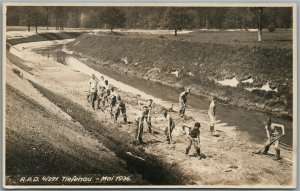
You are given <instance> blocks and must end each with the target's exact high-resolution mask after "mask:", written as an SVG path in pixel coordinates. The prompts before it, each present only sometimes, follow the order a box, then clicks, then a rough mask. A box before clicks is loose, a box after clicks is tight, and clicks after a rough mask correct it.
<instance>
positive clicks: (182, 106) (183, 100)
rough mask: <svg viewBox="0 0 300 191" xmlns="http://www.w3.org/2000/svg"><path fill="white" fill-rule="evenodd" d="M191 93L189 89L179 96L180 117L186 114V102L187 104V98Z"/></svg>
mask: <svg viewBox="0 0 300 191" xmlns="http://www.w3.org/2000/svg"><path fill="white" fill-rule="evenodd" d="M189 93H190V89H189V88H187V89H186V90H184V91H183V92H181V94H180V95H179V107H180V108H179V115H180V117H183V116H184V114H185V109H186V102H187V98H188V95H189Z"/></svg>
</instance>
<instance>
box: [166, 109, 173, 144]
mask: <svg viewBox="0 0 300 191" xmlns="http://www.w3.org/2000/svg"><path fill="white" fill-rule="evenodd" d="M163 115H164V117H165V119H166V120H167V123H168V126H167V127H166V129H165V134H166V136H167V139H166V140H167V142H168V143H169V144H171V143H173V140H172V131H173V130H174V128H175V122H174V120H173V118H172V117H171V116H170V115H169V114H168V111H167V110H164V111H163Z"/></svg>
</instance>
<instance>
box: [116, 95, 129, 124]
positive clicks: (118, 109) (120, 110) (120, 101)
mask: <svg viewBox="0 0 300 191" xmlns="http://www.w3.org/2000/svg"><path fill="white" fill-rule="evenodd" d="M117 102H118V103H117V104H116V106H115V108H114V110H113V115H114V123H117V121H118V117H119V115H120V113H122V115H123V119H124V123H127V116H126V105H125V102H124V101H123V99H122V98H121V96H119V95H117Z"/></svg>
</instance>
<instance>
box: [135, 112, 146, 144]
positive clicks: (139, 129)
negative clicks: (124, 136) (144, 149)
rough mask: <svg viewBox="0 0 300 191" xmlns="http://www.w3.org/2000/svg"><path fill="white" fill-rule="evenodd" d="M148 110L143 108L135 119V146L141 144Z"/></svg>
mask: <svg viewBox="0 0 300 191" xmlns="http://www.w3.org/2000/svg"><path fill="white" fill-rule="evenodd" d="M148 113H149V109H148V107H147V106H143V110H142V112H141V113H140V114H139V115H138V117H137V118H136V125H137V126H136V129H135V140H136V143H137V144H140V143H143V128H144V121H145V120H146V119H147V117H148Z"/></svg>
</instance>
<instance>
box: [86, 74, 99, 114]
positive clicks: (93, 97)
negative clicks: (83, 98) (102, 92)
mask: <svg viewBox="0 0 300 191" xmlns="http://www.w3.org/2000/svg"><path fill="white" fill-rule="evenodd" d="M88 84H89V87H90V93H89V94H90V96H89V98H90V101H91V102H92V107H93V109H95V101H96V99H97V85H98V81H97V79H96V76H95V74H92V77H91V79H90V80H89V83H88Z"/></svg>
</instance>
